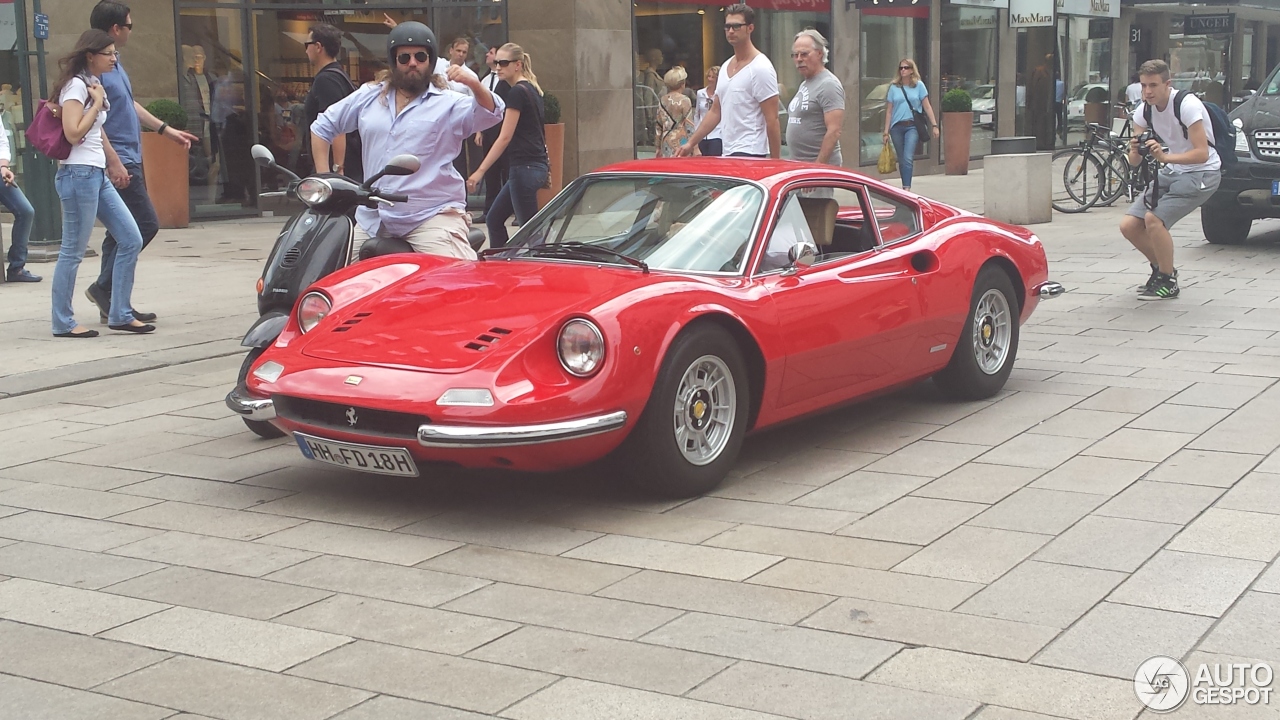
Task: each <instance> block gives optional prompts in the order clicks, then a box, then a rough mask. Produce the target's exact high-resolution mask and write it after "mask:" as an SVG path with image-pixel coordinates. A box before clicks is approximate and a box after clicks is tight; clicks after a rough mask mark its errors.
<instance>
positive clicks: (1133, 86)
mask: <svg viewBox="0 0 1280 720" xmlns="http://www.w3.org/2000/svg"><path fill="white" fill-rule="evenodd" d="M1124 99H1125V102H1126V103H1128V105H1129V107H1133V106H1134V105H1137V104H1138V103H1140V102H1142V82H1141V81H1140V80H1139V79H1138V73H1134V74H1133V79H1132V82H1130V83H1129V86H1128V87H1126V88H1125V89H1124Z"/></svg>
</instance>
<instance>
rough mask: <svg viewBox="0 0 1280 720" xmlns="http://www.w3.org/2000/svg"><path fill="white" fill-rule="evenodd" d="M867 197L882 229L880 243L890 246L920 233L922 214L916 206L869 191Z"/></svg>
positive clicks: (877, 223) (877, 224)
mask: <svg viewBox="0 0 1280 720" xmlns="http://www.w3.org/2000/svg"><path fill="white" fill-rule="evenodd" d="M867 197H868V198H870V200H871V207H872V210H873V211H874V214H875V218H876V226H877V227H879V228H880V242H881V244H883V245H889V244H892V243H895V242H898V241H899V240H905V239H907V238H910V237H915V236H916V235H918V234H919V233H920V214H919V212H918V210H917V208H916V206H915V205H912V204H911V203H909V202H907V201H905V200H899V199H897V198H893V197H890V196H888V195H884V194H882V193H880V192H878V191H876V190H872V189H870V188H868V189H867Z"/></svg>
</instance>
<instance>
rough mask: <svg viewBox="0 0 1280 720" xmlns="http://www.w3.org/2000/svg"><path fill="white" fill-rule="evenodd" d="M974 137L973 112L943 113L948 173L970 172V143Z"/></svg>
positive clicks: (943, 146) (943, 141) (943, 137)
mask: <svg viewBox="0 0 1280 720" xmlns="http://www.w3.org/2000/svg"><path fill="white" fill-rule="evenodd" d="M972 139H973V113H972V112H944V113H942V152H943V155H944V156H945V157H946V161H947V174H948V175H968V174H969V143H970V141H971V140H972Z"/></svg>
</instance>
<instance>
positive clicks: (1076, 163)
mask: <svg viewBox="0 0 1280 720" xmlns="http://www.w3.org/2000/svg"><path fill="white" fill-rule="evenodd" d="M1127 127H1128V123H1126V128H1127ZM1087 129H1088V134H1087V135H1086V137H1085V139H1084V140H1082V141H1081V142H1080V144H1079V145H1078V146H1076V147H1074V148H1066V149H1063V150H1059V151H1058V152H1057V153H1054V156H1053V172H1054V173H1055V176H1058V175H1060V176H1061V177H1062V190H1061V191H1059V192H1055V193H1054V197H1053V207H1054V209H1055V210H1057V211H1059V212H1064V213H1079V212H1084V211H1085V210H1088V209H1089V208H1091V207H1094V206H1095V205H1101V206H1103V207H1108V206H1110V205H1112V204H1113V203H1115V201H1116V200H1118V199H1120V197H1121V196H1125V195H1127V196H1128V198H1129V200H1130V201H1132V200H1133V199H1134V198H1136V197H1138V196H1139V195H1141V194H1142V192H1143V191H1144V190H1145V189H1146V187H1147V185H1148V184H1149V183H1150V182H1151V179H1152V178H1154V177H1155V172H1156V169H1157V168H1156V167H1155V165H1156V163H1155V161H1154V159H1153V158H1150V157H1148V158H1147V159H1146V160H1144V161H1143V162H1142V163H1139V164H1138V165H1137V166H1130V165H1129V159H1128V155H1129V138H1127V137H1125V136H1124V135H1123V134H1120V133H1116V132H1114V131H1112V130H1110V129H1109V128H1105V127H1103V126H1101V125H1099V124H1097V123H1089V124H1088V126H1087Z"/></svg>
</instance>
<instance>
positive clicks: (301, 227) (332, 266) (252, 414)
mask: <svg viewBox="0 0 1280 720" xmlns="http://www.w3.org/2000/svg"><path fill="white" fill-rule="evenodd" d="M253 159H254V162H256V163H258V165H261V166H262V167H266V168H274V169H276V170H279V171H280V172H282V173H284V174H285V175H287V176H288V177H289V186H288V189H286V190H284V191H281V192H269V193H263V194H262V195H261V197H284V196H287V197H293V198H297V199H298V200H301V201H302V202H303V204H305V205H306V206H307V208H306V209H305V210H303V211H302V212H300V213H298V214H297V215H294V216H293V217H291V218H289V221H288V222H286V223H285V225H284V228H283V229H282V230H281V231H280V236H279V237H277V238H276V244H275V247H273V248H272V249H271V254H269V255H268V256H267V264H266V267H265V268H264V269H263V271H262V277H261V278H259V279H258V314H259V315H260V317H259V318H258V320H257V322H255V323H254V324H253V327H251V328H249V332H248V333H246V334H245V336H244V340H242V341H241V342H240V344H241V345H244V346H246V347H249V348H252V349H251V350H249V354H248V355H247V356H246V357H245V359H244V364H242V365H241V366H240V376H239V378H238V379H237V380H236V389H235V390H234V391H232V392H231V394H229V395H228V396H227V405H228V407H230V408H231V409H232V410H234V411H236V412H237V413H239V414H240V416H241V417H242V418H243V419H244V424H245V425H247V426H248V428H249V429H250V430H252V431H253V432H254V433H256V434H258V435H259V436H261V437H264V438H277V437H281V436H283V435H284V433H283V432H281V431H280V430H279V429H278V428H276V426H274V425H272V424H271V423H270V422H268V420H270V419H271V418H270V417H266V415H268V414H273V413H271V411H268V410H264V409H262V408H259V407H258V406H257V405H255V403H254V402H253V400H252V399H251V398H249V397H248V395H247V393H246V392H245V379H246V378H247V377H248V376H249V368H250V367H251V366H252V365H253V364H254V362H256V361H257V359H258V358H259V357H260V356H261V355H262V353H263V352H265V351H266V349H267V348H268V347H270V346H271V344H272V343H273V342H275V340H276V338H277V337H279V335H280V332H281V331H282V330H284V326H285V324H286V323H287V322H288V321H289V313H291V312H292V311H293V305H294V303H295V302H297V300H298V297H299V296H300V295H301V294H302V292H303V291H304V290H306V289H307V288H308V287H309V286H310V285H311V284H312V283H314V282H315V281H317V280H319V279H320V278H322V277H324V276H326V275H328V274H330V273H332V272H334V271H335V270H338V269H339V268H342V267H346V265H347V262H348V258H350V256H351V243H352V241H353V239H354V236H355V221H354V220H352V215H353V212H354V210H355V209H356V208H357V207H360V206H364V207H371V208H376V207H378V205H379V204H385V205H391V204H393V203H397V202H407V201H408V197H407V196H405V195H400V194H392V193H385V192H380V191H379V190H378V188H376V187H374V183H376V182H377V181H378V180H379V179H381V178H382V177H383V176H386V175H412V174H413V173H415V172H417V171H418V168H419V167H420V165H421V163H420V162H419V161H418V158H417V157H415V156H413V155H396V156H395V157H393V158H391V162H390V163H388V164H387V166H386V167H385V168H383V169H382V171H381V172H379V173H378V174H376V175H374V176H373V177H371V178H369V179H368V180H366V181H365V182H364V184H363V185H362V184H360V183H357V182H356V181H354V180H352V179H350V178H348V177H345V176H343V175H338V174H335V173H320V174H316V175H311V176H309V177H307V178H306V179H303V178H299V177H298V176H297V175H295V174H294V173H292V172H290V171H289V169H288V168H284V167H280V166H279V165H277V164H276V161H275V157H274V156H273V155H272V154H271V151H270V150H268V149H267V148H265V147H263V146H262V145H254V146H253ZM375 240H376V242H375V241H369V242H366V243H365V244H364V246H362V247H361V249H360V259H365V258H366V257H372V256H374V255H386V254H390V253H393V252H412V251H413V248H412V247H410V246H409V244H408V243H406V242H404V241H402V240H387V239H384V238H376V239H375Z"/></svg>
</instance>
